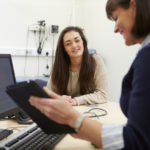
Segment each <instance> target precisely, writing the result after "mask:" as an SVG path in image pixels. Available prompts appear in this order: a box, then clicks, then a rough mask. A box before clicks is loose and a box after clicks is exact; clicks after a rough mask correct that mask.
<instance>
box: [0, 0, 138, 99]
mask: <svg viewBox="0 0 150 150" xmlns="http://www.w3.org/2000/svg"><path fill="white" fill-rule="evenodd" d="M105 3H106V0H32V1H31V0H5V1H1V5H0V17H1V18H4V19H3V20H1V28H0V33H1V34H0V41H1V42H0V48H18V49H23V48H25V47H26V35H27V27H28V25H30V24H33V23H35V22H36V21H38V20H45V21H46V22H47V24H49V25H52V24H55V25H59V27H60V30H62V29H63V28H64V27H66V26H68V25H77V26H81V27H82V28H84V30H85V34H86V35H87V39H88V43H89V48H94V49H96V50H97V52H98V53H100V54H101V55H102V56H103V57H104V61H105V63H106V66H107V70H108V78H109V90H110V100H113V101H118V100H119V97H120V90H121V81H122V78H123V76H124V74H125V73H126V72H127V71H128V69H129V67H130V64H131V63H132V61H133V59H134V57H135V55H136V53H137V49H138V47H139V46H132V47H127V46H125V44H124V40H123V38H122V37H121V36H120V35H119V34H114V32H113V30H114V29H113V28H114V23H113V22H111V21H109V20H108V19H107V17H106V13H105ZM33 38H34V37H33V35H32V33H30V40H29V43H28V48H33V47H34V46H35V43H34V40H33ZM57 38H58V35H57V36H56V37H55V45H56V41H57ZM45 48H48V49H52V37H49V41H47V44H46V46H45ZM37 60H38V58H37V57H28V58H27V59H25V57H17V56H16V57H13V62H14V67H15V72H16V75H17V76H20V75H24V65H25V61H27V63H26V66H27V67H26V68H27V69H26V71H25V72H26V75H33V76H34V75H37V74H39V75H41V74H43V73H45V72H46V70H45V66H46V64H47V62H49V63H50V62H51V58H49V60H47V58H46V57H40V58H39V60H40V62H39V65H38V61H37ZM38 68H39V71H38ZM38 72H39V73H38Z"/></svg>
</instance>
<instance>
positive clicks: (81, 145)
mask: <svg viewBox="0 0 150 150" xmlns="http://www.w3.org/2000/svg"><path fill="white" fill-rule="evenodd" d="M98 106H99V107H100V108H103V109H105V110H107V112H108V114H107V115H106V116H103V117H100V118H99V120H98V121H100V122H102V123H104V124H108V123H109V124H111V123H113V124H118V123H125V122H126V121H127V119H126V117H125V116H124V115H123V114H122V112H121V110H120V106H119V103H117V102H110V101H109V102H108V103H105V104H99V105H98ZM90 108H91V107H88V106H76V107H75V109H77V110H78V111H80V112H85V111H87V110H89V109H90ZM12 127H18V128H19V127H20V128H19V129H22V127H25V125H19V124H17V123H16V122H15V121H12V120H9V121H0V128H12ZM94 149H95V148H94V147H93V146H92V145H91V144H90V142H87V141H84V140H80V139H75V138H73V137H72V136H70V135H69V134H68V135H66V136H65V138H64V139H63V140H62V141H60V143H59V144H57V145H56V146H55V148H54V149H53V150H94Z"/></svg>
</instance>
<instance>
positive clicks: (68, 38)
mask: <svg viewBox="0 0 150 150" xmlns="http://www.w3.org/2000/svg"><path fill="white" fill-rule="evenodd" d="M63 44H64V48H65V50H66V52H67V54H68V55H69V57H70V58H76V57H82V55H83V51H84V46H83V40H82V38H81V36H80V34H79V33H78V32H76V31H69V32H67V33H66V34H65V35H64V37H63Z"/></svg>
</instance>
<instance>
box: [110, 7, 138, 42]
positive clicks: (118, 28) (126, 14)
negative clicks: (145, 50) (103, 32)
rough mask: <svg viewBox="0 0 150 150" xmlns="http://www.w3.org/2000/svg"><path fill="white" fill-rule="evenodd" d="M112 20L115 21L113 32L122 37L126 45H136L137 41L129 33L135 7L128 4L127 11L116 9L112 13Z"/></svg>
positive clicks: (132, 23)
mask: <svg viewBox="0 0 150 150" xmlns="http://www.w3.org/2000/svg"><path fill="white" fill-rule="evenodd" d="M112 18H113V19H114V21H115V29H114V32H115V33H117V32H119V33H120V34H121V35H122V36H123V38H124V40H125V43H126V45H133V44H136V43H137V39H136V38H135V37H134V36H133V35H132V33H131V30H132V28H133V25H134V20H135V7H134V6H133V5H132V4H130V7H129V8H128V9H123V8H117V9H116V10H115V11H114V12H113V13H112Z"/></svg>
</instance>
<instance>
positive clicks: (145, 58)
mask: <svg viewBox="0 0 150 150" xmlns="http://www.w3.org/2000/svg"><path fill="white" fill-rule="evenodd" d="M120 105H121V109H122V111H123V113H124V114H125V116H126V117H127V118H128V121H127V124H126V126H125V127H124V129H123V138H124V144H125V147H124V148H123V149H122V150H150V44H147V45H146V46H144V47H143V48H142V49H141V50H140V51H139V52H138V54H137V56H136V58H135V60H134V61H133V63H132V65H131V67H130V69H129V72H128V73H127V74H126V76H125V77H124V79H123V83H122V92H121V97H120Z"/></svg>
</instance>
